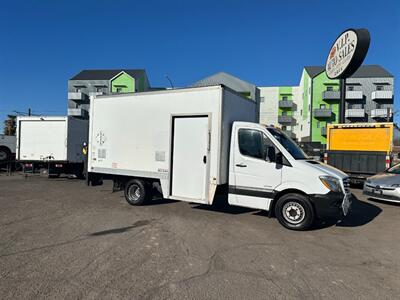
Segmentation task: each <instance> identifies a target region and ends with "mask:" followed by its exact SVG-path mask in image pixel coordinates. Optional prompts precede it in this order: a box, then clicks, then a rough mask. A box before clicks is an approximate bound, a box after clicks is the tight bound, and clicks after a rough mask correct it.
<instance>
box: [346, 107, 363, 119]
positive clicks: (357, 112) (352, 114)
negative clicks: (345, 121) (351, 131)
mask: <svg viewBox="0 0 400 300" xmlns="http://www.w3.org/2000/svg"><path fill="white" fill-rule="evenodd" d="M345 116H346V118H364V117H365V109H364V108H349V109H346V111H345Z"/></svg>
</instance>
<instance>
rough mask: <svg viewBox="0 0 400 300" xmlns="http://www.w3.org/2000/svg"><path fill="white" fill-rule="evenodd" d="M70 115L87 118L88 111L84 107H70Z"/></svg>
mask: <svg viewBox="0 0 400 300" xmlns="http://www.w3.org/2000/svg"><path fill="white" fill-rule="evenodd" d="M68 116H72V117H78V118H86V117H87V116H88V112H87V111H86V110H84V109H82V108H68Z"/></svg>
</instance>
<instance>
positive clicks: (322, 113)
mask: <svg viewBox="0 0 400 300" xmlns="http://www.w3.org/2000/svg"><path fill="white" fill-rule="evenodd" d="M314 117H315V118H330V117H332V109H330V108H316V109H314Z"/></svg>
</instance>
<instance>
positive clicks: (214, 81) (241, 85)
mask: <svg viewBox="0 0 400 300" xmlns="http://www.w3.org/2000/svg"><path fill="white" fill-rule="evenodd" d="M220 84H222V85H225V86H227V87H229V88H231V89H233V90H235V91H238V92H243V91H249V90H253V89H255V87H256V86H255V85H254V84H252V83H250V82H247V81H244V80H242V79H240V78H237V77H235V76H233V75H231V74H228V73H225V72H219V73H216V74H214V75H211V76H208V77H206V78H203V79H201V80H199V81H197V82H195V83H193V84H192V85H191V86H192V87H198V86H209V85H220Z"/></svg>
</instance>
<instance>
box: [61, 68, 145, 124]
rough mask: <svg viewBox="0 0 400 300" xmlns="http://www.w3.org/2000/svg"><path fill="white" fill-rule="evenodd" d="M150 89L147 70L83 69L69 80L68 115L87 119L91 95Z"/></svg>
mask: <svg viewBox="0 0 400 300" xmlns="http://www.w3.org/2000/svg"><path fill="white" fill-rule="evenodd" d="M148 89H150V84H149V80H148V78H147V75H146V72H145V70H141V69H118V70H83V71H81V72H79V73H78V74H76V75H75V76H73V77H72V78H71V79H70V80H68V115H69V116H74V117H78V118H83V119H87V118H88V116H89V106H90V97H91V96H97V95H106V94H114V93H131V92H142V91H146V90H148Z"/></svg>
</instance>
